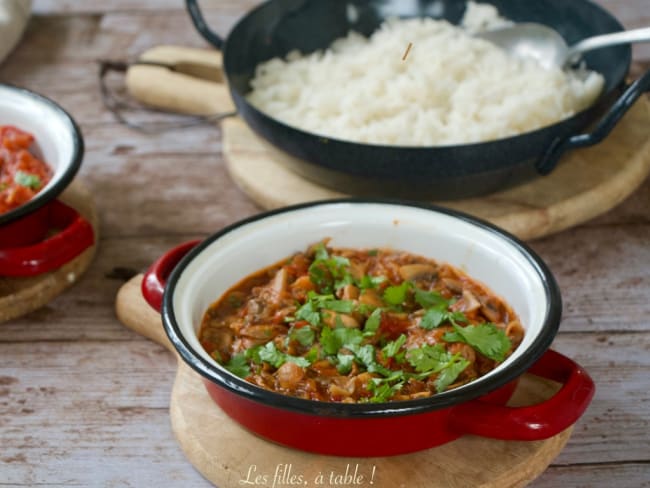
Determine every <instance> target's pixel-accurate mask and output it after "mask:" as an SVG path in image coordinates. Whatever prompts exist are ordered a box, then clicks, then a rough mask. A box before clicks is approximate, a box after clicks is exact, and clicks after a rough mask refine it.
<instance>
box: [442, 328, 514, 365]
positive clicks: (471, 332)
mask: <svg viewBox="0 0 650 488" xmlns="http://www.w3.org/2000/svg"><path fill="white" fill-rule="evenodd" d="M453 327H454V332H447V333H446V334H445V335H444V336H443V339H444V340H445V341H447V342H464V343H465V344H468V345H470V346H472V347H473V348H474V349H476V350H477V351H478V352H480V353H481V354H483V355H484V356H487V357H488V358H490V359H493V360H495V361H499V362H500V361H503V360H504V359H505V356H506V354H507V352H508V351H509V350H510V347H511V346H512V344H511V343H510V339H508V336H507V335H506V334H505V332H504V331H503V330H501V329H499V328H498V327H497V326H495V325H494V324H490V323H486V324H479V325H468V326H466V327H460V326H459V325H457V324H453Z"/></svg>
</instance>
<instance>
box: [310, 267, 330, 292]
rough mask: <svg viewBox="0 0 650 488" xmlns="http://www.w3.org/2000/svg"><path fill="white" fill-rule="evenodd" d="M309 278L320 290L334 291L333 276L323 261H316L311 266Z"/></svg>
mask: <svg viewBox="0 0 650 488" xmlns="http://www.w3.org/2000/svg"><path fill="white" fill-rule="evenodd" d="M309 279H310V280H311V282H312V283H313V284H314V285H316V286H317V287H318V288H319V289H320V290H323V291H332V277H331V276H330V274H329V272H328V270H327V267H326V266H325V264H324V262H323V261H314V262H313V263H312V264H311V265H310V266H309Z"/></svg>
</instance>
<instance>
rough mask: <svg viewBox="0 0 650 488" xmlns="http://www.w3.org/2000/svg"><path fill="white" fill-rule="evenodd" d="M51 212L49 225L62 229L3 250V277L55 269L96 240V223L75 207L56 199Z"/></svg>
mask: <svg viewBox="0 0 650 488" xmlns="http://www.w3.org/2000/svg"><path fill="white" fill-rule="evenodd" d="M48 212H49V215H48V216H47V224H48V225H49V228H55V229H60V231H59V232H58V233H56V234H55V235H53V236H52V237H49V238H47V239H45V240H43V241H41V242H38V243H36V244H31V245H27V246H20V247H18V246H16V247H13V246H12V247H8V248H2V249H0V276H4V277H12V278H16V277H28V276H37V275H40V274H43V273H48V272H50V271H54V270H55V269H58V268H60V267H61V266H63V265H64V264H66V263H69V262H70V261H72V260H73V259H74V258H76V257H77V256H79V255H80V254H81V253H82V252H83V251H85V250H86V249H87V248H89V247H90V246H92V245H93V244H94V243H95V232H94V230H93V227H92V225H90V222H88V221H87V220H86V219H84V218H83V217H82V216H81V215H80V214H79V212H77V211H76V210H75V209H73V208H72V207H69V206H67V205H65V204H64V203H61V202H60V201H58V200H54V201H53V202H52V203H51V204H50V205H49V208H48Z"/></svg>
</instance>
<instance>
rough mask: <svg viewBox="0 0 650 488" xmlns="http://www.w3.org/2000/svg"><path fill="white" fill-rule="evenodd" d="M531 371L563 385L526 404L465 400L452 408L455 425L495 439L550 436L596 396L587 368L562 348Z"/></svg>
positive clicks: (547, 356)
mask: <svg viewBox="0 0 650 488" xmlns="http://www.w3.org/2000/svg"><path fill="white" fill-rule="evenodd" d="M528 372H529V373H532V374H534V375H537V376H540V377H542V378H546V379H549V380H553V381H557V382H560V383H563V386H562V388H561V389H560V390H559V391H558V392H557V393H556V394H555V395H554V396H553V397H551V398H550V399H548V400H546V401H544V402H542V403H539V404H537V405H531V406H526V407H507V406H501V405H492V404H488V403H485V402H481V401H480V400H473V401H470V402H466V403H463V404H461V405H458V406H456V407H454V408H453V411H452V412H451V415H450V422H451V424H452V427H453V428H454V429H456V430H458V431H459V432H463V433H465V434H475V435H478V436H481V437H489V438H492V439H504V440H520V441H536V440H542V439H548V438H549V437H553V436H554V435H557V434H559V433H560V432H562V431H563V430H565V429H567V428H569V427H570V426H571V425H573V424H574V423H575V422H576V421H577V420H578V419H579V418H580V416H581V415H582V414H583V413H584V411H585V410H586V409H587V407H588V406H589V403H590V402H591V399H592V398H593V396H594V392H595V386H594V382H593V380H592V379H591V378H590V377H589V375H588V374H587V372H586V371H585V370H584V369H582V367H581V366H579V365H578V364H577V363H575V362H574V361H572V360H571V359H569V358H567V357H566V356H564V355H562V354H560V353H558V352H555V351H552V350H548V351H546V353H545V354H544V355H543V356H542V357H541V359H540V360H539V361H538V362H537V363H535V364H534V365H533V366H532V367H531V368H530V369H529V370H528Z"/></svg>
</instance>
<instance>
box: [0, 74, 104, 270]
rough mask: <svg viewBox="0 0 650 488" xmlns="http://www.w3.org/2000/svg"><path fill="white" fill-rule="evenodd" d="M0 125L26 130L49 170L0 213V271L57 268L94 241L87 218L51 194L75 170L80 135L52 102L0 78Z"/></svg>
mask: <svg viewBox="0 0 650 488" xmlns="http://www.w3.org/2000/svg"><path fill="white" fill-rule="evenodd" d="M0 125H13V126H16V127H18V128H20V129H22V130H24V131H26V132H29V133H30V134H32V135H33V136H34V137H35V145H34V147H33V150H34V151H36V152H37V153H38V154H37V156H39V157H40V159H42V160H44V161H45V162H46V163H47V164H48V165H49V166H50V167H51V168H52V171H53V174H52V178H51V179H50V181H49V182H48V184H47V185H46V186H45V187H44V188H43V189H42V190H41V191H40V192H39V193H38V194H37V195H35V196H34V197H33V198H32V199H31V200H29V201H28V202H26V203H24V204H23V205H21V206H19V207H17V208H14V209H12V210H10V211H8V212H5V213H3V214H2V215H0V276H8V277H19V276H35V275H39V274H42V273H45V272H48V271H52V270H54V269H57V268H59V267H60V266H61V265H63V264H65V263H66V262H69V261H70V260H71V259H73V258H74V257H76V256H78V255H79V254H81V252H83V251H84V250H85V249H87V248H88V247H90V246H91V245H92V244H93V243H94V233H93V229H92V226H91V225H90V223H89V222H87V221H86V220H85V219H84V218H83V217H81V216H80V215H79V214H78V212H77V211H76V210H74V209H72V208H70V207H68V206H66V205H64V204H63V203H61V202H59V201H57V200H56V197H57V196H58V195H59V194H60V193H61V192H62V191H63V190H65V188H66V187H67V186H68V185H69V184H70V182H71V181H72V179H73V178H74V176H75V174H76V173H77V171H78V170H79V167H80V165H81V160H82V158H83V148H84V145H83V138H82V136H81V131H80V130H79V128H78V126H77V124H76V123H75V122H74V120H73V119H72V118H71V117H70V115H68V114H67V113H66V112H65V111H64V110H63V109H62V108H61V107H59V106H58V105H57V104H55V103H54V102H52V101H51V100H49V99H47V98H45V97H42V96H41V95H38V94H36V93H33V92H31V91H28V90H25V89H22V88H16V87H13V86H10V85H3V84H0ZM53 231H56V233H55V234H53V235H52V236H51V237H49V234H51V233H52V232H53Z"/></svg>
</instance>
